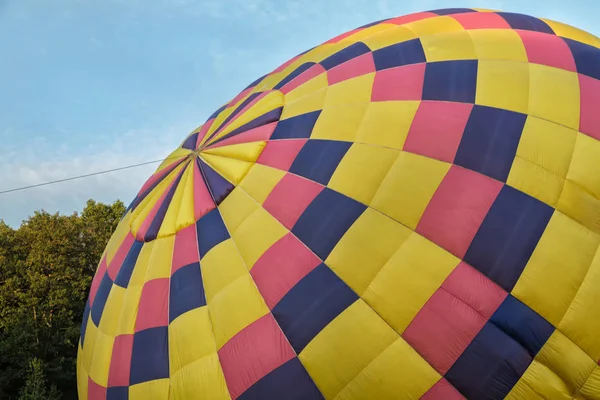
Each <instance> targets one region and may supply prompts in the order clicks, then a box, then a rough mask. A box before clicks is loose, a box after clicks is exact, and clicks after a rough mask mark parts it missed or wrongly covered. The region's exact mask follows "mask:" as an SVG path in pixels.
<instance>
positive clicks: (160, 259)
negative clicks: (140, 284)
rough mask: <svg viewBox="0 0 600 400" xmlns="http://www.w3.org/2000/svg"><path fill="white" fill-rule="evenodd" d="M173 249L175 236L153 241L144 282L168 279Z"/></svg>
mask: <svg viewBox="0 0 600 400" xmlns="http://www.w3.org/2000/svg"><path fill="white" fill-rule="evenodd" d="M174 248H175V235H171V236H167V237H164V238H158V239H156V240H154V246H153V247H152V254H151V255H150V260H149V262H148V271H146V282H148V281H150V280H152V279H159V278H170V277H171V266H172V261H173V250H174Z"/></svg>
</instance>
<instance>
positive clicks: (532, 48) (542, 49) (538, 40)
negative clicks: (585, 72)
mask: <svg viewBox="0 0 600 400" xmlns="http://www.w3.org/2000/svg"><path fill="white" fill-rule="evenodd" d="M517 33H518V34H519V36H521V40H522V41H523V45H524V46H525V50H526V51H527V59H528V60H529V62H530V63H535V64H542V65H548V66H550V67H556V68H561V69H565V70H567V71H572V72H577V66H576V65H575V59H573V53H571V49H570V48H569V45H568V44H567V43H566V42H565V41H564V40H563V39H562V38H560V37H558V36H554V35H549V34H547V33H542V32H534V31H523V30H517Z"/></svg>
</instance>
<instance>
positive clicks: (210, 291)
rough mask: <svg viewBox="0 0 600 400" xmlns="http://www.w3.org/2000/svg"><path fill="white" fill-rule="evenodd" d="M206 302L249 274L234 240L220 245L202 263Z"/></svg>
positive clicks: (228, 240) (211, 250)
mask: <svg viewBox="0 0 600 400" xmlns="http://www.w3.org/2000/svg"><path fill="white" fill-rule="evenodd" d="M200 264H201V266H202V283H203V284H204V292H205V294H206V301H207V302H208V303H210V302H211V301H212V299H213V297H215V296H216V295H217V293H219V292H220V291H221V289H223V288H224V287H225V286H227V285H229V284H230V283H231V282H233V281H235V280H236V279H238V278H239V277H240V276H242V275H246V274H247V273H248V269H247V268H246V264H244V260H242V256H241V255H240V253H239V252H238V250H237V248H236V247H235V243H233V240H232V239H227V240H225V241H224V242H221V243H219V244H218V245H216V246H215V247H213V248H212V249H210V251H209V252H208V254H206V255H205V256H204V257H203V258H202V261H201V262H200Z"/></svg>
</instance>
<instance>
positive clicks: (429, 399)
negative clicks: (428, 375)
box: [421, 378, 466, 400]
mask: <svg viewBox="0 0 600 400" xmlns="http://www.w3.org/2000/svg"><path fill="white" fill-rule="evenodd" d="M421 400H466V399H465V397H464V396H463V395H462V394H460V392H459V391H458V390H456V388H455V387H454V386H452V385H451V384H450V382H448V381H447V380H446V379H444V378H442V379H440V380H439V381H437V383H436V384H435V385H433V386H432V387H431V389H429V390H428V391H427V392H426V393H425V394H424V395H423V396H421Z"/></svg>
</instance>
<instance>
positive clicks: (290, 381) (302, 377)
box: [238, 357, 324, 400]
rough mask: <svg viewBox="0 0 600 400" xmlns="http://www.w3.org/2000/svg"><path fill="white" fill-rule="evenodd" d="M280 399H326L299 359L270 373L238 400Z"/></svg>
mask: <svg viewBox="0 0 600 400" xmlns="http://www.w3.org/2000/svg"><path fill="white" fill-rule="evenodd" d="M280 399H286V400H323V399H324V397H323V395H322V394H321V392H320V391H319V389H318V388H317V386H316V385H315V383H314V382H313V380H312V379H311V378H310V375H308V373H307V372H306V370H305V369H304V366H303V365H302V363H301V362H300V360H298V358H297V357H294V358H292V359H291V360H289V361H288V362H286V363H285V364H283V365H281V366H280V367H278V368H276V369H274V370H273V371H271V372H270V373H268V374H267V375H266V376H264V377H263V378H262V379H261V380H259V381H258V382H256V383H255V384H254V385H252V386H250V387H249V388H248V389H247V390H246V391H245V392H244V393H242V394H241V396H239V397H238V400H280Z"/></svg>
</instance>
